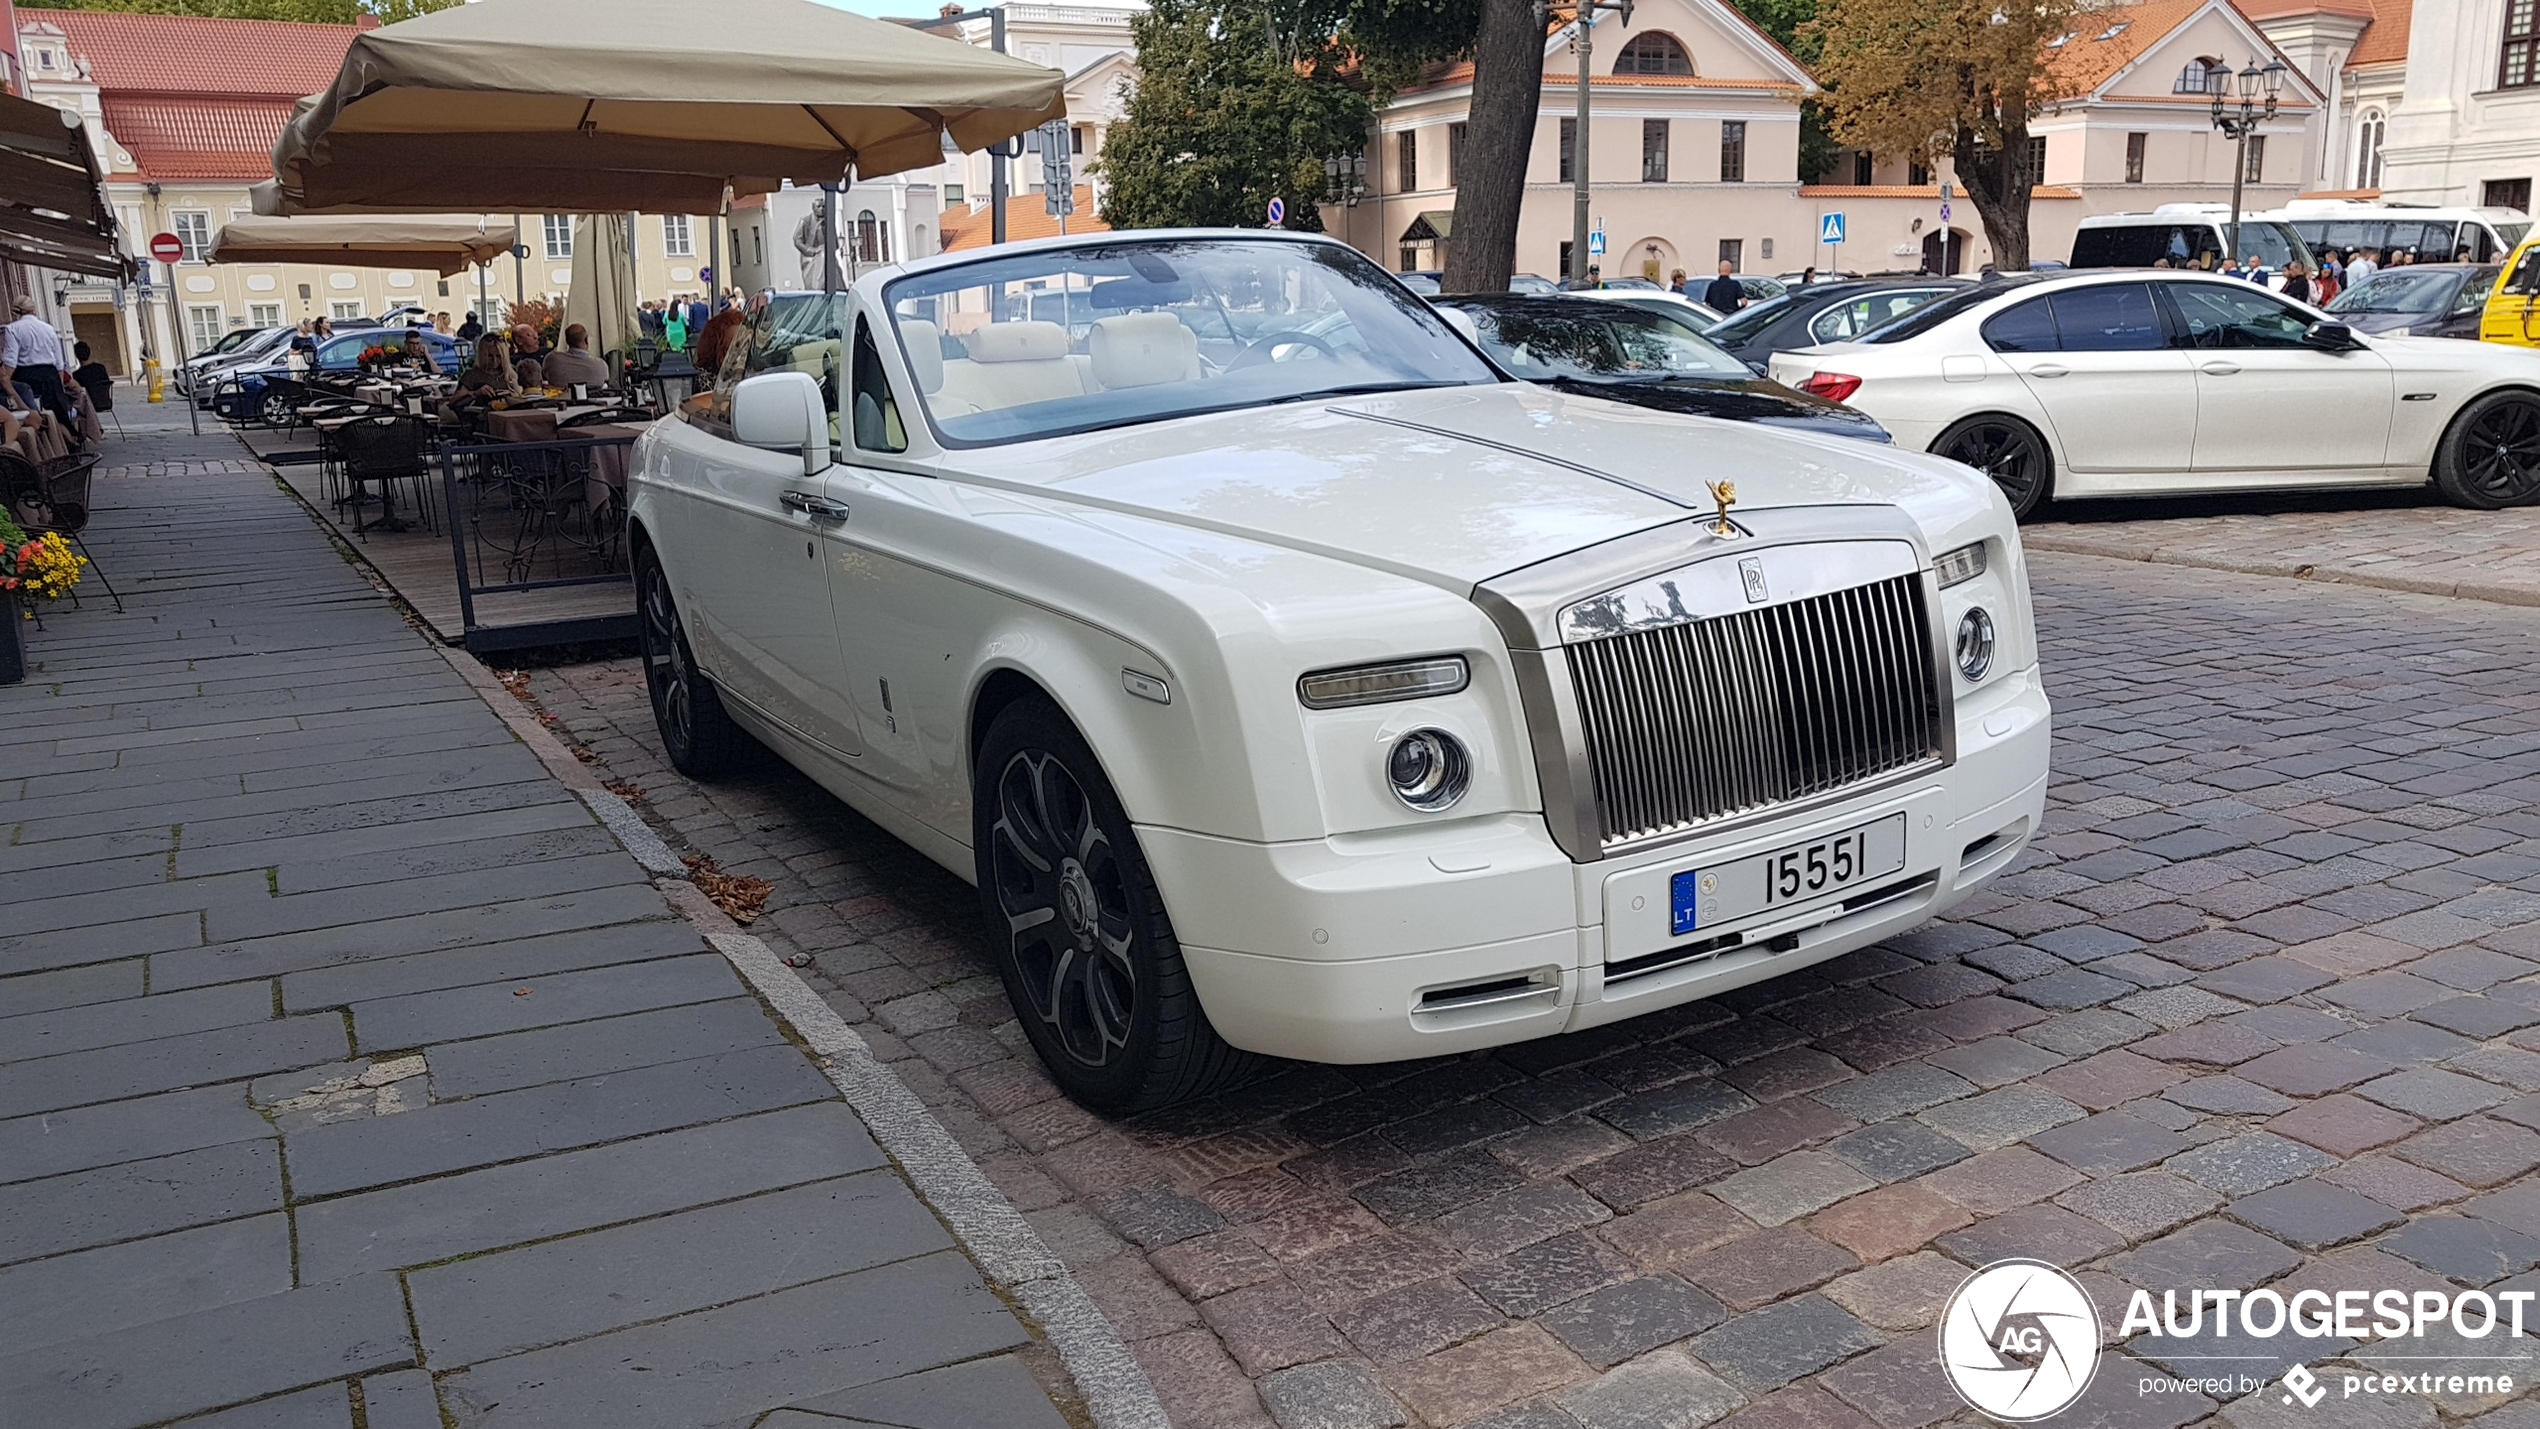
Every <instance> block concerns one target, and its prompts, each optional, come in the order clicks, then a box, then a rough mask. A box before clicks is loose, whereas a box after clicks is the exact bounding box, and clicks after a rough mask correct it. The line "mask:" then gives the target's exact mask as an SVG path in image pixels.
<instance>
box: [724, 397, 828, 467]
mask: <svg viewBox="0 0 2540 1429" xmlns="http://www.w3.org/2000/svg"><path fill="white" fill-rule="evenodd" d="M732 436H733V438H734V439H735V440H736V441H739V442H740V443H741V444H742V445H744V446H753V447H765V448H767V449H768V450H770V451H798V452H801V453H802V454H803V474H804V475H806V476H811V475H816V474H818V473H820V472H823V471H826V470H828V469H829V407H828V404H827V403H825V402H823V401H821V399H820V383H819V381H818V379H816V378H814V377H813V376H812V375H811V374H810V373H808V372H762V373H760V374H759V375H758V376H756V377H746V378H743V379H742V380H741V381H740V382H739V383H738V384H737V385H735V386H734V387H733V389H732Z"/></svg>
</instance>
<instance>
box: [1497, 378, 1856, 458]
mask: <svg viewBox="0 0 2540 1429" xmlns="http://www.w3.org/2000/svg"><path fill="white" fill-rule="evenodd" d="M1545 385H1546V386H1549V387H1552V388H1555V389H1556V390H1559V391H1562V392H1567V393H1570V394H1571V395H1572V396H1577V397H1603V398H1605V399H1606V400H1608V401H1613V402H1621V403H1623V404H1625V405H1627V406H1632V407H1646V408H1648V409H1649V410H1651V411H1653V412H1676V413H1680V414H1682V415H1684V416H1688V417H1717V418H1719V419H1721V420H1722V421H1728V422H1760V423H1762V424H1763V425H1765V426H1768V427H1784V428H1789V429H1791V430H1794V431H1803V432H1817V433H1821V434H1823V435H1825V436H1830V437H1852V438H1854V439H1856V440H1860V441H1872V442H1884V441H1886V440H1888V434H1887V428H1885V427H1882V426H1880V425H1879V424H1878V423H1877V422H1875V421H1873V420H1871V418H1870V417H1869V416H1868V415H1867V414H1866V413H1862V412H1856V411H1854V410H1853V409H1851V408H1850V407H1846V406H1844V405H1842V404H1841V403H1839V402H1829V401H1827V400H1826V399H1825V398H1823V397H1812V396H1810V395H1809V394H1807V393H1805V392H1801V391H1799V390H1797V389H1795V388H1790V387H1785V386H1783V385H1782V384H1780V383H1778V382H1771V381H1767V380H1765V379H1764V378H1761V377H1751V378H1747V379H1745V380H1743V381H1741V380H1739V379H1737V378H1734V377H1712V378H1703V377H1678V378H1670V379H1668V380H1666V381H1662V382H1584V381H1560V382H1551V383H1547V384H1545Z"/></svg>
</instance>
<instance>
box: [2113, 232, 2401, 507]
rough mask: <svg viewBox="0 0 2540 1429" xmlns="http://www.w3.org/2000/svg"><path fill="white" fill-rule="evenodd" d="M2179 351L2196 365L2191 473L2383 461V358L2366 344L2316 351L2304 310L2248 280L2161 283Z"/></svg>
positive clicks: (2325, 468) (2326, 470) (2306, 471)
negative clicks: (2345, 350)
mask: <svg viewBox="0 0 2540 1429" xmlns="http://www.w3.org/2000/svg"><path fill="white" fill-rule="evenodd" d="M2163 291H2164V292H2165V293H2166V294H2167V295H2168V297H2169V300H2170V303H2171V305H2172V308H2173V310H2174V314H2175V318H2176V325H2177V337H2176V341H2177V343H2178V345H2179V348H2180V351H2181V355H2182V356H2185V357H2187V358H2188V359H2190V360H2191V361H2192V363H2193V364H2194V367H2195V372H2196V396H2197V403H2196V456H2195V469H2196V471H2197V473H2198V475H2199V476H2200V477H2201V476H2204V475H2208V474H2218V473H2230V472H2275V473H2282V474H2283V475H2284V476H2286V477H2287V478H2289V479H2299V478H2301V477H2307V476H2313V475H2321V476H2337V475H2340V474H2342V475H2344V476H2346V477H2348V478H2349V479H2351V478H2352V477H2353V476H2354V475H2355V474H2357V473H2359V472H2366V471H2370V470H2373V469H2376V468H2380V467H2382V466H2384V465H2386V464H2387V462H2388V460H2389V449H2390V411H2391V404H2392V401H2393V396H2392V391H2391V372H2390V362H2389V360H2388V359H2387V358H2384V357H2383V356H2382V355H2381V354H2380V353H2378V352H2375V351H2373V350H2372V349H2371V348H2370V347H2359V348H2356V349H2354V350H2351V351H2347V352H2324V351H2321V350H2320V349H2318V348H2315V347H2313V346H2311V345H2310V343H2309V342H2308V341H2307V340H2306V335H2307V334H2308V333H2309V331H2310V328H2311V324H2312V322H2313V321H2314V319H2313V318H2312V316H2311V315H2310V314H2309V313H2306V312H2304V311H2303V310H2302V309H2300V308H2297V307H2295V306H2293V305H2292V304H2290V303H2287V302H2286V301H2284V300H2283V299H2282V298H2279V297H2277V296H2275V295H2274V294H2273V293H2269V292H2267V291H2265V290H2264V289H2262V288H2259V287H2257V286H2256V285H2254V284H2249V283H2233V282H2221V281H2217V282H2179V283H2169V284H2164V285H2163Z"/></svg>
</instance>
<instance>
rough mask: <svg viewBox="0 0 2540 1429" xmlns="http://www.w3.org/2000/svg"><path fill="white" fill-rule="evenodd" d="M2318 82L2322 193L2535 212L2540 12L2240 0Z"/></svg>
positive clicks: (2508, 6) (2512, 5) (2318, 189)
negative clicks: (2323, 107)
mask: <svg viewBox="0 0 2540 1429" xmlns="http://www.w3.org/2000/svg"><path fill="white" fill-rule="evenodd" d="M2244 4H2245V8H2246V9H2247V10H2248V11H2249V13H2250V15H2251V16H2252V17H2253V18H2255V19H2256V21H2257V23H2258V25H2259V27H2260V28H2262V29H2264V30H2265V31H2266V32H2267V34H2268V36H2269V37H2270V38H2272V39H2274V40H2275V42H2276V44H2277V45H2278V46H2279V47H2280V48H2282V49H2283V50H2284V52H2285V53H2286V55H2287V56H2289V57H2290V58H2291V59H2292V60H2293V62H2294V63H2295V64H2297V65H2299V66H2301V68H2302V70H2303V72H2304V73H2305V74H2308V75H2309V76H2310V77H2311V79H2312V80H2313V81H2314V82H2315V83H2317V84H2318V85H2320V86H2321V88H2323V89H2324V90H2326V91H2327V92H2328V95H2329V103H2328V116H2327V129H2326V132H2327V143H2326V146H2325V149H2324V152H2323V154H2322V157H2321V162H2320V164H2319V168H2318V173H2317V178H2316V182H2315V184H2314V185H2313V186H2312V187H2313V190H2314V196H2316V197H2320V198H2354V199H2367V200H2381V201H2384V202H2391V203H2406V204H2416V205H2436V206H2443V207H2458V208H2468V207H2489V208H2506V209H2516V210H2520V211H2521V212H2522V213H2523V214H2524V215H2528V214H2530V213H2531V211H2532V197H2533V195H2532V185H2533V181H2534V179H2535V178H2540V9H2535V7H2534V6H2532V5H2531V4H2528V3H2518V0H2425V3H2423V4H2416V3H2412V0H2244Z"/></svg>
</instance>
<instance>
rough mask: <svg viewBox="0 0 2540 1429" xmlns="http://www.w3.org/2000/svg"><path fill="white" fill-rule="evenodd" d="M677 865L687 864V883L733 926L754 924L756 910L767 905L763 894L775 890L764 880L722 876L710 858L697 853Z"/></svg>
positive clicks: (735, 874) (743, 876)
mask: <svg viewBox="0 0 2540 1429" xmlns="http://www.w3.org/2000/svg"><path fill="white" fill-rule="evenodd" d="M680 862H682V863H684V864H686V865H688V881H689V882H691V883H694V884H695V885H697V890H698V891H699V892H701V893H703V894H705V896H706V897H707V898H708V899H710V900H712V902H713V903H714V906H715V907H717V908H720V909H722V910H723V911H724V912H725V913H726V914H727V915H729V916H730V917H731V919H732V921H733V922H735V923H749V922H753V921H756V919H757V918H758V915H759V910H760V909H762V908H764V907H766V906H767V895H769V894H771V893H774V892H775V891H776V885H775V884H773V883H770V882H768V881H767V880H766V879H764V878H752V877H750V876H749V875H747V874H742V873H725V872H724V871H723V870H721V869H719V868H716V867H715V866H714V860H713V859H711V858H707V857H704V856H702V855H699V854H688V855H686V856H684V857H682V858H681V859H680Z"/></svg>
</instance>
